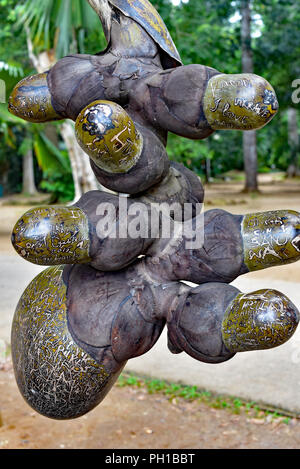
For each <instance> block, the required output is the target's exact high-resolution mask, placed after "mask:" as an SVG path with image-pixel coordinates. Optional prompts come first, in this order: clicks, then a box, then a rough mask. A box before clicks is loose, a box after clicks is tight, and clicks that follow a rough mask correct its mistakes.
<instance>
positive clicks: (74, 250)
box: [12, 206, 90, 265]
mask: <svg viewBox="0 0 300 469" xmlns="http://www.w3.org/2000/svg"><path fill="white" fill-rule="evenodd" d="M12 243H13V246H14V248H15V250H16V251H17V253H18V254H19V255H20V256H21V257H23V258H24V259H26V260H27V261H29V262H32V263H33V264H38V265H59V264H74V263H77V264H78V263H86V262H89V261H90V257H89V246H90V240H89V227H88V220H87V217H86V215H85V214H84V213H83V211H82V210H81V209H79V208H77V207H51V206H49V207H39V208H34V209H31V210H29V211H28V212H26V213H25V214H24V215H23V216H22V217H21V218H20V219H19V220H18V222H17V223H16V225H15V227H14V229H13V233H12Z"/></svg>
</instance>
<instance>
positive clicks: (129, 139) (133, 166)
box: [9, 0, 300, 419]
mask: <svg viewBox="0 0 300 469" xmlns="http://www.w3.org/2000/svg"><path fill="white" fill-rule="evenodd" d="M89 3H90V4H91V6H92V7H93V8H94V9H95V10H96V12H97V13H98V14H99V16H100V18H101V21H102V25H103V28H104V31H105V35H106V38H107V42H108V47H107V49H106V50H105V51H104V52H102V53H100V54H98V55H95V56H91V55H70V56H67V57H65V58H63V59H61V60H59V61H58V62H57V64H56V65H55V66H54V67H53V68H52V69H51V70H50V71H49V72H47V73H44V74H39V75H34V76H31V77H28V78H25V79H24V80H22V81H21V82H20V83H19V84H18V85H17V86H16V87H15V89H14V91H13V93H12V95H11V97H10V100H9V110H10V111H11V112H12V113H14V114H15V115H17V116H19V117H21V118H23V119H25V120H28V121H30V122H47V121H53V120H59V119H65V118H69V119H72V120H73V121H74V122H75V126H76V136H77V140H78V143H79V145H80V146H81V147H82V148H83V149H84V151H85V152H86V153H87V155H88V156H89V157H90V162H91V166H92V168H93V171H94V173H95V175H96V177H97V179H98V181H99V182H100V183H101V184H102V185H103V186H105V187H106V188H107V189H109V191H108V192H103V191H92V192H89V193H86V194H84V195H83V197H82V198H81V199H80V200H79V201H78V202H76V203H75V204H74V205H73V206H69V207H60V206H43V207H38V208H34V209H31V210H29V211H28V212H27V213H25V214H24V215H23V216H22V217H21V218H20V220H19V221H18V222H17V223H16V225H15V227H14V230H13V234H12V242H13V245H14V247H15V249H16V251H17V252H18V254H20V255H21V256H22V257H23V258H24V259H25V260H27V261H29V262H33V263H35V264H38V265H45V266H50V267H49V268H47V269H46V270H45V271H43V272H42V273H41V274H40V275H38V276H37V277H36V278H35V279H34V280H33V281H32V282H31V283H30V285H29V286H28V288H27V289H26V290H25V292H24V294H23V295H22V297H21V299H20V301H19V303H18V306H17V309H16V312H15V316H14V320H13V325H12V356H13V364H14V370H15V376H16V380H17V383H18V386H19V389H20V391H21V393H22V395H23V396H24V398H25V399H26V401H27V402H28V403H29V404H30V405H31V406H32V407H33V408H34V409H35V410H36V411H38V412H40V413H41V414H43V415H45V416H48V417H50V418H55V419H70V418H75V417H79V416H81V415H83V414H85V413H86V412H88V411H90V410H91V409H93V408H94V407H95V406H96V405H98V404H99V403H100V402H101V401H102V400H103V398H104V397H105V395H106V394H107V393H108V391H109V390H110V389H111V387H112V386H113V384H114V383H115V381H116V379H117V378H118V376H119V374H120V373H121V371H122V369H123V368H124V366H125V364H126V362H127V360H129V359H130V358H133V357H137V356H139V355H142V354H144V353H146V352H147V351H149V350H150V349H151V348H152V347H153V345H154V344H155V343H156V341H157V340H158V338H159V336H160V334H161V332H162V330H163V329H164V327H165V326H166V327H167V329H168V346H169V349H170V351H171V352H172V353H175V354H176V353H181V352H183V351H184V352H186V353H188V354H189V355H190V356H191V357H193V358H195V359H196V360H199V361H203V362H206V363H221V362H224V361H226V360H229V359H230V358H232V357H233V356H234V355H235V354H236V353H237V352H242V351H247V350H248V351H249V350H259V349H269V348H272V347H276V346H279V345H281V344H283V343H284V342H286V341H287V340H288V339H289V338H290V337H291V336H292V335H293V333H294V332H295V330H296V328H297V325H298V322H299V313H298V310H297V308H296V306H295V305H293V304H292V303H291V301H290V300H289V299H288V298H287V297H286V296H285V295H283V294H282V293H280V292H277V291H274V290H259V291H256V292H254V293H248V294H243V293H241V292H240V291H239V290H238V289H236V288H234V287H233V286H231V285H230V283H231V282H232V281H233V280H234V279H236V278H237V277H238V276H240V275H242V274H245V273H247V272H250V271H255V270H259V269H264V268H267V267H272V266H275V265H282V264H287V263H291V262H295V261H297V260H298V259H299V258H300V216H299V213H297V212H294V211H291V210H286V211H283V210H280V211H271V212H266V213H255V214H249V215H245V216H242V215H241V216H238V215H232V214H230V213H228V212H226V211H224V210H210V211H207V212H205V213H201V212H200V211H199V206H200V205H201V204H202V202H203V199H204V191H203V187H202V185H201V182H200V180H199V178H198V177H197V176H196V175H194V174H193V173H192V172H191V171H190V170H188V169H187V168H185V167H184V166H183V165H180V164H177V163H172V162H170V161H169V158H168V156H167V153H166V142H167V135H168V133H169V132H172V133H175V134H177V135H180V136H182V137H186V138H189V139H205V138H207V137H208V136H210V135H211V134H212V133H213V132H214V131H215V130H222V129H223V130H228V129H229V130H230V129H238V130H243V131H247V130H254V129H259V128H261V127H263V126H264V125H266V124H267V123H268V122H269V121H270V120H271V119H272V118H273V117H274V115H275V114H276V112H277V110H278V102H277V99H276V95H275V92H274V90H273V88H272V87H271V85H270V84H269V83H268V82H267V81H266V80H264V79H263V78H261V77H259V76H257V75H252V74H239V75H225V74H222V73H220V72H218V71H217V70H215V69H213V68H210V67H205V66H202V65H188V66H184V65H182V63H181V59H180V57H179V54H178V52H177V50H176V47H175V45H174V43H173V41H172V39H171V37H170V34H169V32H168V31H167V28H166V26H165V25H164V23H163V21H162V19H161V18H160V16H159V15H158V13H157V12H156V10H155V9H154V7H153V6H152V5H151V4H150V2H149V1H148V0H134V1H133V0H89ZM125 194H126V196H125ZM166 204H168V206H169V207H170V206H171V207H172V210H171V211H169V213H166V210H165V208H166V206H167V205H166ZM186 206H189V207H190V210H189V212H188V214H187V213H185V207H186ZM153 218H154V219H155V222H153ZM165 222H167V223H168V226H169V228H170V229H169V232H168V233H167V234H166V233H165V229H164V227H165ZM132 233H134V235H133V234H132ZM195 238H196V241H195ZM197 238H199V239H197ZM185 281H187V282H192V283H193V284H196V285H198V286H196V287H190V286H188V285H187V284H186V283H185Z"/></svg>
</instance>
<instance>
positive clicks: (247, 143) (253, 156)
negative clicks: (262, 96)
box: [241, 0, 258, 192]
mask: <svg viewBox="0 0 300 469" xmlns="http://www.w3.org/2000/svg"><path fill="white" fill-rule="evenodd" d="M241 16H242V24H241V40H242V68H243V73H253V53H252V49H251V1H250V0H242V2H241ZM243 152H244V169H245V173H246V181H245V188H244V191H245V192H256V191H257V190H258V181H257V147H256V132H255V131H253V130H251V131H247V132H244V134H243Z"/></svg>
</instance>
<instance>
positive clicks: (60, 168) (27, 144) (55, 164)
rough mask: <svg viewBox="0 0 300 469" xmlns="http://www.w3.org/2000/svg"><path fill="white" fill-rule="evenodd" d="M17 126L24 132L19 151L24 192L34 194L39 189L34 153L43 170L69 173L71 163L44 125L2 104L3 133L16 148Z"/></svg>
mask: <svg viewBox="0 0 300 469" xmlns="http://www.w3.org/2000/svg"><path fill="white" fill-rule="evenodd" d="M17 129H21V130H22V132H23V134H24V135H25V138H24V139H23V142H22V144H21V146H20V147H19V149H18V153H19V154H20V155H21V156H22V157H23V184H22V192H23V194H26V195H30V196H32V195H35V194H37V192H38V191H37V189H36V185H35V180H34V159H33V155H34V154H35V155H36V158H37V161H38V164H39V167H40V168H41V169H42V170H43V171H47V172H49V170H50V171H51V170H52V171H56V172H60V173H61V174H62V175H63V174H66V173H69V172H70V164H69V160H68V159H67V158H66V157H65V156H64V154H63V152H61V151H60V150H59V149H58V148H57V147H56V146H55V145H54V144H53V143H52V142H51V140H50V139H49V138H48V137H47V135H46V126H45V125H41V124H32V123H29V122H26V121H24V120H23V119H20V118H18V117H16V116H14V115H12V114H10V113H9V112H8V110H7V108H6V105H1V104H0V135H1V136H2V137H3V138H4V141H5V144H6V145H8V146H10V147H11V148H14V149H15V148H16V137H15V130H17Z"/></svg>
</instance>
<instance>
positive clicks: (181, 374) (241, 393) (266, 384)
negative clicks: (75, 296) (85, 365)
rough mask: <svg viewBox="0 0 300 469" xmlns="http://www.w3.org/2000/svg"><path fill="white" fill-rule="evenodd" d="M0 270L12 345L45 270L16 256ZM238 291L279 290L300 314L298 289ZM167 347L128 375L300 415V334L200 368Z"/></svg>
mask: <svg viewBox="0 0 300 469" xmlns="http://www.w3.org/2000/svg"><path fill="white" fill-rule="evenodd" d="M0 264H1V274H0V340H1V339H2V340H6V341H9V340H10V327H11V321H12V317H13V314H14V310H15V307H16V305H17V303H18V300H19V297H20V295H21V294H22V292H23V291H24V289H25V288H26V286H27V285H28V283H29V282H30V281H31V280H32V279H33V278H34V277H35V275H37V274H38V273H39V272H40V271H41V270H43V269H44V268H43V267H42V268H41V267H38V266H34V265H32V264H29V263H27V262H25V261H23V260H22V259H21V258H19V257H18V256H17V255H14V254H12V255H6V254H0ZM4 272H5V274H4ZM299 280H300V279H299ZM234 285H235V286H236V287H237V288H239V289H240V290H242V291H244V292H251V291H254V290H257V289H260V288H275V289H277V290H280V291H281V292H282V293H284V294H286V295H287V296H289V298H290V299H291V300H292V301H293V303H295V304H296V305H297V306H298V308H299V309H300V284H299V283H295V282H286V281H279V280H268V279H265V280H264V279H262V280H253V279H252V278H251V279H249V278H248V277H247V276H244V277H241V278H240V279H238V280H237V281H235V282H234ZM166 344H167V340H166V333H164V334H163V335H162V336H161V338H160V340H159V341H158V343H157V344H156V345H155V347H154V348H153V349H152V350H151V351H150V352H148V353H147V354H146V355H144V356H142V357H139V358H135V359H132V360H130V361H129V362H128V364H127V367H126V369H127V370H128V371H132V372H135V373H139V374H143V375H148V376H152V377H157V378H160V379H164V380H169V381H178V382H182V383H184V384H190V385H197V386H199V387H200V388H202V389H206V390H210V391H213V392H217V393H225V394H229V395H234V396H237V397H240V398H246V399H249V400H253V401H255V402H263V403H266V404H268V405H270V406H274V407H278V408H282V409H285V410H288V411H290V412H293V413H297V414H299V415H300V328H299V329H298V331H297V332H296V333H295V335H294V336H293V338H292V339H291V340H290V341H289V342H288V343H287V344H284V345H283V346H281V347H278V348H277V349H273V350H268V351H258V352H245V353H240V354H238V355H236V356H235V357H234V358H233V359H232V360H230V361H228V362H226V363H223V364H220V365H208V364H204V363H200V362H197V361H196V360H194V359H192V358H190V357H189V356H188V355H186V354H184V353H182V354H180V355H172V354H171V353H170V352H169V350H168V349H167V345H166Z"/></svg>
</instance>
